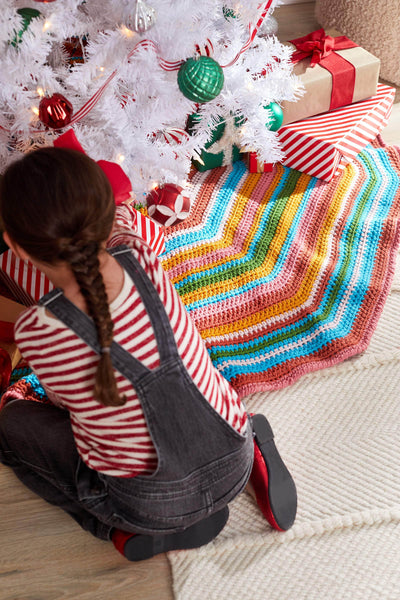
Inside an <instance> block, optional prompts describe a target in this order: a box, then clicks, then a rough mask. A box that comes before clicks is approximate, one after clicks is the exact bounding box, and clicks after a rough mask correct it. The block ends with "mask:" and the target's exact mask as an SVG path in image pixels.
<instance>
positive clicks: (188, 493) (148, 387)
mask: <svg viewBox="0 0 400 600" xmlns="http://www.w3.org/2000/svg"><path fill="white" fill-rule="evenodd" d="M109 252H110V254H111V255H112V256H114V257H115V258H116V260H118V262H119V263H120V264H121V266H122V267H123V268H124V269H125V271H126V272H127V273H128V274H129V275H130V277H131V278H132V280H133V282H134V284H135V286H136V289H137V291H138V293H139V294H140V296H141V299H142V301H143V304H144V306H145V308H146V310H147V313H148V315H149V318H150V321H151V324H152V326H153V329H154V333H155V337H156V341H157V346H158V350H159V354H160V365H159V366H158V367H157V368H156V369H154V370H149V369H148V368H147V367H145V366H144V365H143V364H142V363H140V362H139V361H138V360H137V359H135V358H134V357H133V356H131V355H130V354H129V353H128V352H127V351H126V350H124V349H123V348H122V347H121V346H119V345H118V344H117V343H115V342H113V343H112V346H111V358H112V362H113V365H114V367H115V368H116V369H117V370H118V371H119V372H120V373H122V374H123V375H124V376H125V377H126V378H127V379H128V380H129V381H131V383H132V385H133V386H134V388H135V390H136V393H137V395H138V397H139V400H140V403H141V406H142V409H143V412H144V416H145V419H146V423H147V426H148V428H149V431H150V435H151V438H152V441H153V443H154V446H155V448H156V451H157V456H158V467H157V469H156V471H155V472H154V473H152V474H151V475H149V476H137V477H133V478H119V477H110V476H106V475H102V474H101V473H100V474H98V477H99V479H100V481H101V482H102V484H103V486H104V499H103V502H102V503H101V504H102V505H101V515H100V514H99V518H101V519H102V520H103V522H106V523H108V524H110V525H112V526H116V527H119V528H121V529H125V530H128V531H134V532H137V533H148V534H156V533H161V532H162V533H172V532H173V531H178V530H181V529H183V528H186V527H188V526H189V525H191V524H193V523H195V522H196V521H199V520H201V519H203V518H205V517H207V516H209V515H210V514H211V513H213V512H216V511H218V510H220V509H221V508H222V507H223V506H225V505H226V504H227V503H228V502H230V501H231V500H232V499H233V498H234V497H235V496H237V494H239V493H240V492H241V491H242V489H243V488H244V487H245V485H246V483H247V480H248V478H249V476H250V472H251V468H252V462H253V436H252V431H251V426H250V423H249V424H248V428H247V433H246V436H242V435H240V434H239V433H238V432H237V431H235V430H234V429H233V428H232V427H231V426H230V425H229V424H228V423H227V422H226V421H225V420H224V419H223V417H222V416H221V415H219V414H218V413H217V412H216V411H215V410H214V409H213V408H212V407H211V406H210V404H209V402H208V401H207V400H206V399H205V398H204V396H203V395H202V394H201V393H200V392H199V390H198V388H197V387H196V386H195V384H194V383H193V381H192V379H191V378H190V376H189V374H188V372H187V371H186V368H185V366H184V365H183V363H182V360H181V358H180V356H179V353H178V349H177V346H176V342H175V338H174V334H173V332H172V329H171V326H170V323H169V320H168V316H167V314H166V311H165V309H164V306H163V304H162V302H161V299H160V297H159V295H158V293H157V290H156V289H155V287H154V285H153V283H152V282H151V280H150V279H149V277H148V276H147V275H146V273H145V271H144V270H143V269H142V267H141V265H140V264H139V263H138V261H137V259H136V258H135V257H134V256H133V254H132V252H131V250H130V249H129V248H127V247H126V246H118V247H116V248H113V249H111V250H109ZM40 303H41V304H42V305H44V306H46V308H47V309H48V310H50V311H51V312H52V313H53V314H54V315H55V316H56V317H57V318H58V319H60V320H61V321H62V322H64V323H65V324H66V325H67V326H68V327H69V328H70V329H72V330H73V331H75V332H76V334H77V335H79V336H80V337H81V338H82V339H83V340H84V341H85V342H86V343H87V344H88V345H89V346H91V347H92V348H93V349H94V350H95V351H96V352H97V353H99V351H100V347H99V344H98V341H97V334H96V330H95V327H94V324H93V322H92V320H91V319H90V318H89V317H88V316H87V315H86V314H85V313H83V312H82V311H80V310H79V309H78V308H77V307H76V306H75V305H73V304H72V303H71V302H70V301H69V300H67V299H66V298H65V297H64V295H63V294H62V292H61V291H60V290H53V291H52V292H50V294H47V295H46V296H44V297H43V298H42V300H41V302H40ZM81 467H82V468H83V469H86V470H87V467H86V466H85V465H81ZM83 495H84V494H83ZM98 508H99V509H100V506H99V507H98Z"/></svg>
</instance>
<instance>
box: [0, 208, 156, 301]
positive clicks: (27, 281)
mask: <svg viewBox="0 0 400 600" xmlns="http://www.w3.org/2000/svg"><path fill="white" fill-rule="evenodd" d="M120 210H121V216H119V211H120ZM116 215H117V216H116V221H117V222H119V223H120V224H121V226H122V227H127V228H129V229H131V230H132V231H134V232H135V233H137V234H138V235H139V236H140V237H142V238H143V239H144V240H145V241H146V242H147V243H148V244H149V246H150V247H151V248H152V249H153V251H154V252H155V253H156V254H161V253H162V252H164V250H165V239H164V228H163V227H162V226H161V225H159V224H158V223H156V222H155V221H153V219H150V218H149V217H147V216H146V215H143V214H142V213H141V212H139V211H137V210H136V209H135V208H134V207H133V206H131V205H128V206H126V207H124V208H123V207H121V209H119V207H118V208H117V212H116ZM0 280H2V281H3V283H4V284H5V285H6V287H7V288H8V289H9V290H10V292H11V293H12V294H13V296H14V298H16V299H17V300H18V301H19V302H21V303H22V304H24V305H25V306H29V305H31V304H34V303H35V302H37V301H38V300H39V299H40V298H41V297H42V296H44V294H47V293H48V292H49V291H50V290H52V289H53V284H52V283H51V282H50V281H49V280H48V279H47V277H46V276H45V275H44V274H43V273H41V271H39V270H38V269H36V267H35V266H34V265H33V264H32V263H30V262H29V261H24V260H21V259H19V258H17V257H16V256H15V254H14V253H13V252H12V251H11V250H6V252H3V254H1V255H0Z"/></svg>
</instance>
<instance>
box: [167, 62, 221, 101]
mask: <svg viewBox="0 0 400 600" xmlns="http://www.w3.org/2000/svg"><path fill="white" fill-rule="evenodd" d="M223 85H224V73H223V71H222V68H221V66H220V65H219V64H218V63H217V61H216V60H214V59H213V58H211V57H210V56H199V57H196V58H188V59H187V60H186V61H185V62H184V63H183V65H182V66H181V68H180V69H179V71H178V86H179V89H180V90H181V92H182V94H183V95H184V96H186V98H189V100H192V101H193V102H199V103H201V102H209V101H210V100H213V99H214V98H216V97H217V96H218V94H219V93H220V91H221V90H222V88H223Z"/></svg>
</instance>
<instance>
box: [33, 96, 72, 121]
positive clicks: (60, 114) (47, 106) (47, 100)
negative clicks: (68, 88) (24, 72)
mask: <svg viewBox="0 0 400 600" xmlns="http://www.w3.org/2000/svg"><path fill="white" fill-rule="evenodd" d="M72 110H73V109H72V104H71V102H70V101H69V100H67V99H66V98H65V97H64V96H63V95H62V94H53V95H52V96H51V97H47V96H45V97H44V98H42V100H41V101H40V104H39V119H40V120H41V121H42V123H44V124H45V125H47V126H48V127H51V128H52V129H62V128H63V127H65V126H66V125H68V123H69V122H70V121H71V117H72Z"/></svg>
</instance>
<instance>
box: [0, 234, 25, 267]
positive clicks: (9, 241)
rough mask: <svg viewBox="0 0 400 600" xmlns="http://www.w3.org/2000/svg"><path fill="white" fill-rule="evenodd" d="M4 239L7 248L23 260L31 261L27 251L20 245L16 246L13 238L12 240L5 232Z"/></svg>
mask: <svg viewBox="0 0 400 600" xmlns="http://www.w3.org/2000/svg"><path fill="white" fill-rule="evenodd" d="M3 239H4V241H5V243H6V244H7V246H8V247H9V248H11V250H12V251H13V252H14V254H15V256H18V258H21V259H22V260H29V256H28V255H27V253H26V252H25V250H23V249H22V248H21V246H18V244H16V243H15V242H14V241H13V240H12V238H10V236H9V235H8V233H7V231H3Z"/></svg>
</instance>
